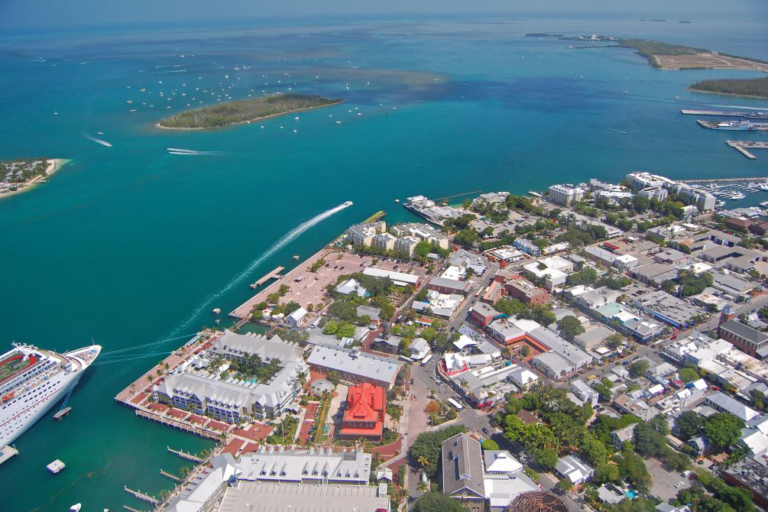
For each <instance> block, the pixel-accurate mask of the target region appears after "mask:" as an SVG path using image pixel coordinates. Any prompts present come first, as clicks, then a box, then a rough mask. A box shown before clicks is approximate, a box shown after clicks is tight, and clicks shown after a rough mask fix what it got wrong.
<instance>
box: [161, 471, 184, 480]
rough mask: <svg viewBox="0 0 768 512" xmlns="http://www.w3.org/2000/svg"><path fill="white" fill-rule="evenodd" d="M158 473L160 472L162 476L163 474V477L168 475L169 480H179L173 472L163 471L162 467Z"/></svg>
mask: <svg viewBox="0 0 768 512" xmlns="http://www.w3.org/2000/svg"><path fill="white" fill-rule="evenodd" d="M160 474H161V475H163V476H165V477H168V478H170V479H171V480H173V481H174V482H181V478H179V477H177V476H176V475H174V474H171V473H169V472H167V471H164V470H162V469H161V470H160Z"/></svg>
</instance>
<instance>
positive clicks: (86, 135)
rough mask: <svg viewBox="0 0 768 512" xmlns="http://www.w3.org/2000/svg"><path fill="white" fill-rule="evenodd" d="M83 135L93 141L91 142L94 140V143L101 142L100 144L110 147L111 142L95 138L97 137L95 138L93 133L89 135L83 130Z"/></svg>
mask: <svg viewBox="0 0 768 512" xmlns="http://www.w3.org/2000/svg"><path fill="white" fill-rule="evenodd" d="M83 137H85V138H86V139H88V140H92V141H93V142H95V143H96V144H101V145H102V146H106V147H108V148H111V147H112V144H110V143H109V142H107V141H105V140H101V139H97V138H96V137H94V136H93V135H89V134H87V133H85V132H83Z"/></svg>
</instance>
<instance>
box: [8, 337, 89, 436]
mask: <svg viewBox="0 0 768 512" xmlns="http://www.w3.org/2000/svg"><path fill="white" fill-rule="evenodd" d="M13 347H14V348H13V350H10V351H9V352H6V353H5V354H3V355H2V356H0V447H3V446H6V445H9V444H11V443H12V442H13V441H15V440H16V439H17V438H18V437H19V436H20V435H21V434H23V433H24V432H25V431H26V430H27V429H28V428H29V427H31V426H32V425H34V424H35V422H36V421H37V420H39V419H40V418H41V417H42V416H43V415H44V414H45V413H46V412H48V410H49V409H50V408H51V407H53V405H54V404H56V402H58V401H59V400H61V399H62V398H64V396H65V395H67V393H69V391H70V390H71V389H72V388H74V387H75V386H76V385H77V383H78V382H79V381H80V378H81V377H82V376H83V373H85V370H87V369H88V367H89V366H91V365H92V364H93V362H94V361H95V360H96V358H97V357H99V354H101V346H100V345H91V346H88V347H83V348H80V349H77V350H72V351H70V352H64V353H62V354H59V353H57V352H53V351H51V350H42V349H39V348H37V347H34V346H32V345H22V344H14V345H13Z"/></svg>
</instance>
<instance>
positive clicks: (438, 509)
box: [413, 492, 467, 512]
mask: <svg viewBox="0 0 768 512" xmlns="http://www.w3.org/2000/svg"><path fill="white" fill-rule="evenodd" d="M413 510H414V512H466V511H467V509H466V508H464V507H463V506H462V505H461V503H460V502H459V500H457V499H454V498H451V497H450V496H448V495H447V494H443V493H441V492H428V493H426V494H424V495H423V496H422V497H421V498H419V499H418V501H417V502H416V505H415V506H414V507H413Z"/></svg>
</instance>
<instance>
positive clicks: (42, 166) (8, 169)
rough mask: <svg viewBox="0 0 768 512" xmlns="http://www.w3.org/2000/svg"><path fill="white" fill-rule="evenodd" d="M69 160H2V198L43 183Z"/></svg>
mask: <svg viewBox="0 0 768 512" xmlns="http://www.w3.org/2000/svg"><path fill="white" fill-rule="evenodd" d="M66 162H67V161H66V160H56V159H50V158H27V159H15V160H4V161H0V198H3V197H8V196H12V195H14V194H17V193H19V192H23V191H25V190H28V189H30V188H32V187H33V186H34V185H36V184H38V183H43V182H44V180H45V178H47V177H48V176H50V175H51V174H53V173H54V172H56V171H58V170H59V169H60V168H61V167H62V166H63V165H64V164H65V163H66Z"/></svg>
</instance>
